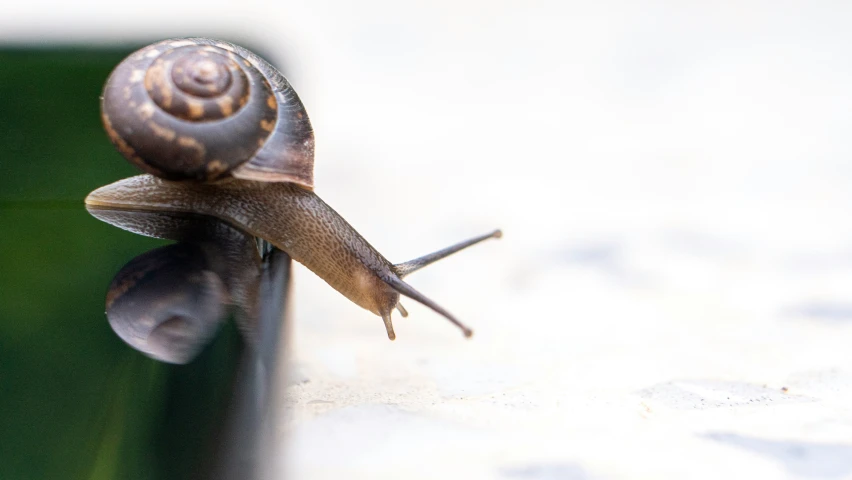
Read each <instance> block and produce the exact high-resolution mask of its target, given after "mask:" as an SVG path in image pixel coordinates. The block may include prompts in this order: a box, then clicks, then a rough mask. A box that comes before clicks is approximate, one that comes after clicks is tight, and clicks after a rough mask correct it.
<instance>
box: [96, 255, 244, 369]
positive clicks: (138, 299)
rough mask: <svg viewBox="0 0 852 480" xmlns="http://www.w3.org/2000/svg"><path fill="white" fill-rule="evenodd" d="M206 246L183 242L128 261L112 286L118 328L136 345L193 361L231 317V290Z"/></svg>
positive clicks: (111, 312) (110, 307) (112, 315)
mask: <svg viewBox="0 0 852 480" xmlns="http://www.w3.org/2000/svg"><path fill="white" fill-rule="evenodd" d="M208 263H209V262H208V260H207V258H205V255H204V253H203V251H202V249H201V248H199V247H198V246H195V245H190V244H185V243H177V244H174V245H167V246H165V247H160V248H157V249H154V250H151V251H150V252H147V253H144V254H142V255H140V256H138V257H136V258H134V259H133V260H131V261H130V262H129V263H128V264H127V265H125V266H124V267H123V268H122V269H121V271H119V272H118V274H117V275H116V276H115V279H114V280H113V282H112V284H111V285H110V288H109V293H108V294H107V301H106V313H107V319H108V320H109V324H110V326H111V327H112V329H113V331H115V333H116V334H117V335H118V336H119V337H120V338H121V339H122V340H124V341H125V342H127V343H128V344H129V345H131V346H132V347H133V348H135V349H136V350H139V351H140V352H142V353H144V354H146V355H148V356H150V357H152V358H155V359H157V360H161V361H164V362H169V363H179V364H181V363H187V362H188V361H190V360H191V359H192V358H194V357H195V355H196V354H197V353H198V352H199V351H200V350H201V348H202V347H204V345H206V344H207V343H208V342H209V341H210V340H211V339H212V337H213V335H214V334H215V333H216V331H217V330H218V329H219V326H220V325H221V324H222V322H224V320H225V314H226V307H227V302H228V292H227V290H226V287H225V285H224V284H223V283H222V280H221V279H220V278H219V276H217V275H216V274H215V273H214V272H213V271H211V270H210V266H209V264H208Z"/></svg>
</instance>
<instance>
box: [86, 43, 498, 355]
mask: <svg viewBox="0 0 852 480" xmlns="http://www.w3.org/2000/svg"><path fill="white" fill-rule="evenodd" d="M102 109H103V120H104V125H105V127H106V129H107V132H108V133H109V135H110V138H111V139H112V141H113V143H114V144H115V145H116V147H117V148H118V150H119V152H121V153H122V155H124V156H125V157H127V158H128V159H129V160H130V161H131V162H132V163H134V164H135V165H137V166H139V167H140V168H142V169H143V170H145V171H147V172H149V173H152V174H154V175H156V177H154V176H151V175H141V176H137V177H132V178H128V179H125V180H121V181H119V182H116V183H113V184H111V185H107V186H105V187H101V188H99V189H97V190H95V191H93V192H92V193H90V194H89V196H88V197H87V198H86V203H87V204H88V205H91V206H100V207H107V208H122V209H142V210H157V211H173V212H194V213H200V214H206V215H211V216H214V217H217V218H220V219H222V220H225V221H226V222H228V223H231V224H232V225H234V226H236V227H238V228H240V229H241V230H244V231H246V232H248V233H251V234H252V235H255V236H257V237H260V238H263V239H265V240H267V241H268V242H270V243H271V244H273V245H275V246H276V247H278V248H280V249H281V250H284V251H285V252H287V253H288V254H289V255H290V256H291V257H292V258H293V259H294V260H296V261H298V262H300V263H302V264H304V265H305V266H306V267H308V268H309V269H310V270H312V271H313V272H314V273H316V274H317V275H319V276H320V277H321V278H322V279H323V280H325V281H326V282H328V284H329V285H331V286H332V287H334V288H335V289H336V290H337V291H339V292H340V293H342V294H343V295H345V296H346V297H347V298H349V299H350V300H352V301H353V302H355V303H356V304H358V305H360V306H361V307H363V308H365V309H367V310H369V311H371V312H373V313H375V314H376V315H379V316H381V317H382V319H383V320H384V323H385V328H386V329H387V334H388V338H390V339H391V340H393V339H394V338H395V335H394V331H393V325H392V324H391V312H392V311H393V309H394V308H397V309H399V311H400V313H401V314H402V315H403V316H405V315H406V312H405V310H404V309H403V308H402V306H401V305H399V296H400V295H404V296H407V297H409V298H412V299H414V300H416V301H418V302H420V303H422V304H424V305H426V306H427V307H429V308H431V309H432V310H434V311H436V312H438V313H440V314H441V315H443V316H445V317H446V318H447V319H449V320H450V321H451V322H453V323H454V324H456V325H457V326H459V328H461V329H462V331H463V332H464V333H465V335H466V336H470V335H471V333H472V332H471V330H470V329H469V328H467V327H466V326H464V325H462V324H461V323H460V322H459V321H458V320H456V318H455V317H453V316H452V315H451V314H450V313H449V312H447V311H446V310H444V309H443V308H442V307H440V306H439V305H438V304H436V303H435V302H433V301H432V300H430V299H428V298H427V297H425V296H424V295H422V294H421V293H420V292H418V291H416V290H415V289H414V288H412V287H411V286H410V285H408V284H407V283H405V282H404V281H403V280H402V278H403V277H405V276H406V275H408V274H410V273H412V272H414V271H416V270H418V269H420V268H422V267H424V266H426V265H429V264H430V263H432V262H435V261H437V260H440V259H441V258H444V257H446V256H448V255H450V254H452V253H455V252H457V251H459V250H461V249H463V248H466V247H468V246H471V245H473V244H475V243H478V242H480V241H483V240H485V239H488V238H492V237H493V238H499V237H500V236H501V233H500V231H499V230H497V231H494V232H492V233H489V234H487V235H482V236H479V237H476V238H473V239H471V240H468V241H465V242H462V243H459V244H457V245H454V246H451V247H448V248H446V249H443V250H440V251H438V252H435V253H432V254H430V255H426V256H424V257H421V258H418V259H415V260H412V261H409V262H404V263H400V264H396V265H394V264H392V263H390V262H389V261H388V260H387V259H385V257H383V256H382V255H381V254H380V253H379V252H377V251H376V250H375V249H374V248H373V247H372V246H371V245H370V244H369V243H367V241H366V240H365V239H364V238H363V237H362V236H361V235H360V234H359V233H358V232H357V231H355V229H354V228H352V226H351V225H349V223H347V222H346V220H344V219H343V218H342V217H341V216H340V215H339V214H338V213H337V212H335V211H334V210H333V209H332V208H331V207H329V206H328V205H327V204H326V203H325V202H323V201H322V200H321V199H320V198H319V197H318V196H317V195H316V194H314V193H313V192H312V191H311V189H312V188H313V147H314V143H313V131H312V129H311V126H310V122H309V120H308V117H307V113H306V112H305V108H304V107H303V106H302V103H301V101H300V100H299V98H298V96H297V95H296V93H295V92H294V91H293V90H292V88H291V87H290V85H289V83H287V81H286V80H285V79H284V77H283V76H282V75H281V74H280V73H279V72H278V71H277V70H275V69H274V68H273V67H271V66H270V65H269V64H268V63H266V62H265V61H263V60H262V59H260V58H259V57H257V56H256V55H254V54H252V53H250V52H248V51H247V50H245V49H243V48H241V47H238V46H235V45H233V44H229V43H224V42H218V41H214V40H209V39H182V40H167V41H163V42H160V43H156V44H153V45H150V46H148V47H145V48H143V49H142V50H139V51H138V52H136V53H134V54H132V55H131V56H130V57H128V58H127V59H126V60H125V61H124V62H122V63H121V64H119V66H118V67H116V69H115V71H114V72H113V73H112V75H111V76H110V78H109V80H108V81H107V84H106V87H105V89H104V97H103V104H102ZM157 177H161V178H157ZM177 179H190V180H195V181H186V182H175V181H172V180H177Z"/></svg>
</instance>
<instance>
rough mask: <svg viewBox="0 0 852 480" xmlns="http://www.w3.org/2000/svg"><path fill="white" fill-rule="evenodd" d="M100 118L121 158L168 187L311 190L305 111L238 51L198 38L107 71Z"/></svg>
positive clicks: (275, 76)
mask: <svg viewBox="0 0 852 480" xmlns="http://www.w3.org/2000/svg"><path fill="white" fill-rule="evenodd" d="M101 108H102V118H103V122H104V127H105V128H106V131H107V133H108V134H109V136H110V139H111V140H112V142H113V144H114V145H115V146H116V148H117V149H118V150H119V152H120V153H121V154H122V155H124V156H125V157H126V158H127V159H128V160H130V162H132V163H133V164H134V165H136V166H138V167H139V168H141V169H142V170H144V171H146V172H148V173H151V174H154V175H157V176H159V177H162V178H165V179H167V180H184V179H195V180H216V179H219V178H221V177H224V176H226V175H233V176H235V177H239V178H245V179H252V180H260V181H288V182H295V183H298V184H301V185H302V186H305V187H308V188H311V187H312V186H313V154H314V138H313V130H312V128H311V125H310V121H309V119H308V116H307V113H306V111H305V108H304V106H303V105H302V103H301V101H300V100H299V97H298V96H297V95H296V93H295V91H293V89H292V87H290V84H289V83H288V82H287V81H286V80H285V79H284V77H283V76H282V75H281V74H280V73H279V72H278V71H277V70H276V69H275V68H273V67H272V66H271V65H269V64H268V63H267V62H266V61H264V60H263V59H261V58H260V57H258V56H257V55H255V54H253V53H251V52H249V51H248V50H246V49H244V48H242V47H238V46H236V45H233V44H230V43H226V42H219V41H215V40H210V39H203V38H191V39H175V40H165V41H162V42H158V43H155V44H153V45H149V46H147V47H145V48H143V49H141V50H139V51H137V52H135V53H133V54H132V55H130V56H129V57H128V58H127V59H125V60H124V61H123V62H122V63H120V64H119V65H118V66H117V67H116V68H115V70H114V71H113V73H112V74H111V75H110V78H109V79H108V80H107V83H106V86H105V87H104V95H103V99H102V103H101Z"/></svg>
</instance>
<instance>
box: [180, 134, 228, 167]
mask: <svg viewBox="0 0 852 480" xmlns="http://www.w3.org/2000/svg"><path fill="white" fill-rule="evenodd" d="M177 143H178V145H180V146H181V147H184V148H191V149H193V150H195V151H196V152H198V156H199V157H204V155H205V154H206V153H207V149H206V148H205V147H204V144H203V143H201V142H199V141H198V140H196V139H195V138H192V137H184V136H181V137H178V139H177ZM216 161H217V162H218V161H220V160H216Z"/></svg>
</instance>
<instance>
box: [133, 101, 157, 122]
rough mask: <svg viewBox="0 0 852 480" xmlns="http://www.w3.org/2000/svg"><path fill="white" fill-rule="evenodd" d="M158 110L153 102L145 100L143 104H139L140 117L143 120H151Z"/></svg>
mask: <svg viewBox="0 0 852 480" xmlns="http://www.w3.org/2000/svg"><path fill="white" fill-rule="evenodd" d="M156 111H157V108H156V107H155V106H154V104H153V103H151V102H145V103H143V104H142V105H139V109H138V110H137V112H139V118H141V119H142V120H150V119H151V117H153V116H154V113H155V112H156Z"/></svg>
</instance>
